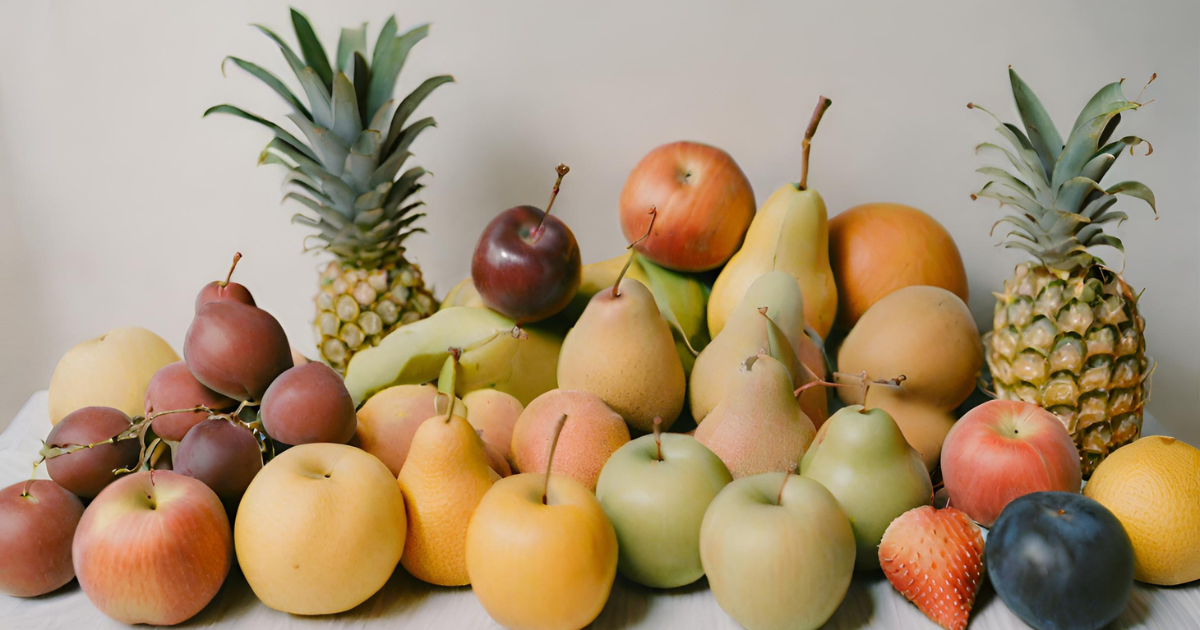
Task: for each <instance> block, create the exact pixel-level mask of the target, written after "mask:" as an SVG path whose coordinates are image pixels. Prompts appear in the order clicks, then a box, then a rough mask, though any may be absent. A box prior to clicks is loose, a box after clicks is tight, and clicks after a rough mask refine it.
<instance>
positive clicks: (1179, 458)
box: [1083, 436, 1200, 586]
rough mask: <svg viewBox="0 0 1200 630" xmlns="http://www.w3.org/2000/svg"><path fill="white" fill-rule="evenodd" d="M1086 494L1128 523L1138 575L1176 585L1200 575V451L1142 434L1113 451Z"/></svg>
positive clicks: (1176, 441) (1177, 442)
mask: <svg viewBox="0 0 1200 630" xmlns="http://www.w3.org/2000/svg"><path fill="white" fill-rule="evenodd" d="M1083 493H1084V494H1085V495H1087V496H1088V497H1091V498H1092V499H1095V500H1096V501H1099V502H1100V504H1101V505H1103V506H1104V507H1106V508H1108V509H1109V510H1110V511H1112V513H1113V514H1115V515H1116V517H1117V519H1118V520H1120V521H1121V524H1122V525H1124V526H1125V532H1126V533H1128V534H1129V539H1130V540H1131V541H1132V542H1133V555H1134V577H1136V578H1137V579H1138V580H1140V581H1142V582H1148V583H1150V584H1159V585H1163V586H1172V585H1175V584H1183V583H1185V582H1191V581H1193V580H1197V579H1200V450H1197V449H1196V448H1195V447H1193V446H1190V445H1188V444H1185V443H1183V442H1180V441H1178V440H1176V439H1174V438H1169V437H1163V436H1151V437H1145V438H1142V439H1140V440H1138V441H1136V442H1134V443H1132V444H1129V445H1127V446H1124V447H1121V448H1120V449H1117V450H1116V451H1113V453H1112V454H1111V455H1109V456H1108V458H1107V459H1105V460H1104V461H1103V462H1102V463H1101V464H1100V466H1099V467H1097V468H1096V472H1095V473H1093V474H1092V478H1091V480H1089V481H1088V483H1087V486H1086V487H1084V489H1083Z"/></svg>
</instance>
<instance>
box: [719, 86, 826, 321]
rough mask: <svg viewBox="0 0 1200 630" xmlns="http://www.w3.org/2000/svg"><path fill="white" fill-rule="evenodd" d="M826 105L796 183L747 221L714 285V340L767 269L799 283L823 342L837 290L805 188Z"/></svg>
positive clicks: (821, 216)
mask: <svg viewBox="0 0 1200 630" xmlns="http://www.w3.org/2000/svg"><path fill="white" fill-rule="evenodd" d="M830 103H831V101H830V100H829V99H827V98H825V97H821V100H820V102H819V103H818V105H817V111H816V112H815V113H814V114H813V119H812V122H810V123H809V124H808V131H807V132H805V134H804V142H803V146H804V157H803V163H802V170H801V175H800V183H798V184H792V183H787V184H784V185H783V186H782V187H781V188H779V189H778V190H776V191H775V192H774V193H773V194H772V195H771V196H770V197H769V198H768V199H767V201H766V202H765V203H763V205H762V207H761V208H759V210H758V213H757V214H755V215H754V220H753V221H752V222H751V223H750V229H749V230H747V232H746V240H745V242H744V243H743V244H742V248H741V249H740V250H738V252H737V253H736V254H734V255H733V258H731V259H730V260H729V263H728V264H727V265H725V269H724V270H722V271H721V275H719V276H717V281H716V283H715V284H713V289H712V295H711V296H710V297H709V300H708V331H709V333H710V334H711V335H712V336H713V337H716V336H717V334H718V333H720V332H721V330H722V329H723V328H724V327H725V324H726V322H728V321H729V316H730V314H731V313H732V312H733V309H734V307H735V305H737V303H738V302H739V301H740V300H741V299H742V296H744V295H745V294H746V291H747V290H748V289H749V288H750V285H751V284H752V283H753V282H754V281H755V280H756V279H757V278H758V277H759V276H761V275H762V274H764V273H767V272H768V271H774V270H780V271H786V272H788V273H790V274H791V275H793V276H795V278H796V280H798V281H799V282H800V290H801V292H802V293H803V294H804V318H805V320H807V321H808V325H809V326H811V327H812V328H813V330H815V331H816V332H817V334H818V335H820V337H821V338H822V339H824V338H825V337H827V336H828V335H829V330H830V329H831V328H832V327H833V320H834V317H835V316H836V315H837V303H838V297H837V286H835V285H834V281H833V269H832V268H831V267H830V265H829V227H828V215H827V213H826V211H825V201H824V200H822V199H821V195H820V194H818V193H817V191H815V190H812V189H811V188H809V187H808V152H809V143H810V142H811V140H812V136H813V134H814V133H816V130H817V123H819V122H820V120H821V116H822V115H823V114H824V113H825V109H826V108H828V107H829V105H830Z"/></svg>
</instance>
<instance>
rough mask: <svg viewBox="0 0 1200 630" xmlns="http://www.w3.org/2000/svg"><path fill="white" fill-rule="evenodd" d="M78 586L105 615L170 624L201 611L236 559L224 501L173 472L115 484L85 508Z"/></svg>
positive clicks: (77, 550) (76, 551)
mask: <svg viewBox="0 0 1200 630" xmlns="http://www.w3.org/2000/svg"><path fill="white" fill-rule="evenodd" d="M72 553H73V555H74V561H75V575H76V576H78V578H79V585H80V586H81V587H82V588H83V592H84V593H86V594H87V596H88V599H90V600H91V601H92V604H93V605H94V606H95V607H96V608H98V609H100V612H102V613H104V614H105V615H108V616H109V617H112V618H113V619H116V620H117V621H120V622H121V623H127V624H138V623H145V624H152V625H161V626H170V625H175V624H177V623H180V622H182V621H184V620H186V619H189V618H190V617H192V616H193V615H195V614H196V613H198V612H200V610H201V609H203V608H204V607H205V606H207V605H208V602H209V601H211V600H212V598H213V597H214V596H215V595H216V594H217V591H219V590H220V589H221V584H223V583H224V582H225V576H226V575H227V574H228V573H229V567H230V564H232V562H233V534H232V533H231V531H230V528H229V519H228V517H227V516H226V515H225V507H224V506H222V505H221V500H220V499H218V498H217V495H216V494H215V493H213V491H212V490H210V489H209V488H208V486H206V485H204V482H202V481H199V480H197V479H192V478H191V477H186V476H184V475H180V474H178V473H174V472H171V471H168V470H158V471H143V472H138V473H134V474H132V475H129V476H127V477H122V478H121V479H118V480H116V481H114V482H113V483H112V484H110V485H109V486H108V487H107V488H105V489H104V491H103V492H101V493H100V495H99V496H97V497H96V499H95V500H94V501H92V504H91V505H90V506H88V508H87V511H85V512H84V513H83V518H82V519H81V520H80V521H79V527H78V529H76V531H75V541H74V546H73V547H72Z"/></svg>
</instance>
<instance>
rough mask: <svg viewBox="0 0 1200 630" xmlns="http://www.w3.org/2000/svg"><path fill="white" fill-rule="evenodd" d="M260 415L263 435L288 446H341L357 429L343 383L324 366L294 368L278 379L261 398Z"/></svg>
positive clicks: (356, 418) (320, 364)
mask: <svg viewBox="0 0 1200 630" xmlns="http://www.w3.org/2000/svg"><path fill="white" fill-rule="evenodd" d="M260 413H261V417H262V423H263V428H264V429H265V430H266V431H267V435H269V436H271V439H273V440H277V441H279V442H283V443H284V444H289V445H292V446H295V445H297V444H311V443H313V442H336V443H338V444H345V443H347V442H349V441H350V438H352V437H354V430H355V429H356V428H357V427H358V416H357V415H356V414H355V412H354V399H353V398H351V397H350V392H349V391H347V390H346V384H345V382H343V381H342V377H341V376H338V374H337V372H334V371H333V369H332V368H330V367H329V366H328V365H325V364H324V363H306V364H304V365H298V366H296V367H294V368H292V369H290V370H288V371H286V372H284V373H283V374H282V375H280V377H279V378H277V379H275V382H274V383H271V388H270V389H268V390H267V395H266V396H264V397H263V401H262V407H261V409H260Z"/></svg>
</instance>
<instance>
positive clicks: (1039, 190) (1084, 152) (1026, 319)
mask: <svg viewBox="0 0 1200 630" xmlns="http://www.w3.org/2000/svg"><path fill="white" fill-rule="evenodd" d="M1009 79H1010V81H1011V83H1012V90H1013V96H1014V98H1015V99H1016V103H1017V110H1018V111H1019V113H1020V116H1021V119H1022V122H1023V123H1024V127H1025V130H1024V132H1022V130H1021V129H1019V128H1017V127H1016V126H1015V125H1011V124H1006V123H1001V125H1000V126H999V127H998V128H997V131H999V132H1000V135H1002V136H1004V138H1005V139H1006V140H1007V141H1008V143H1009V144H1010V145H1011V150H1009V149H1008V148H1003V147H1001V146H998V145H996V144H992V143H987V142H985V143H983V144H980V145H979V146H978V147H977V150H985V149H986V150H988V151H993V152H995V153H996V154H998V155H999V156H1002V157H1004V158H1006V159H1007V161H1008V162H1009V163H1010V164H1011V165H1012V167H1013V169H1014V170H1013V171H1012V172H1009V171H1005V170H1002V169H999V168H992V167H984V168H980V169H979V171H978V172H980V173H983V174H985V175H988V176H989V177H992V178H994V179H993V180H992V181H990V182H988V183H987V184H986V185H985V186H984V187H983V189H982V190H981V191H979V192H978V193H976V195H972V198H975V197H976V196H979V197H990V198H992V199H997V200H999V201H1000V204H1001V205H1002V206H1010V207H1012V208H1013V209H1014V212H1013V214H1011V215H1009V216H1006V217H1004V218H1002V219H1000V220H999V221H998V222H997V223H996V225H1000V224H1001V223H1007V224H1009V225H1011V226H1012V228H1013V229H1012V231H1011V232H1009V234H1008V236H1007V237H1006V240H1005V242H1004V246H1005V247H1010V248H1017V249H1022V250H1025V251H1027V252H1029V253H1030V254H1032V255H1033V257H1034V258H1035V259H1036V261H1035V262H1027V263H1024V264H1021V265H1018V266H1017V268H1016V272H1015V273H1014V274H1013V277H1012V278H1010V279H1009V280H1007V281H1006V282H1005V283H1004V292H1003V293H997V294H995V295H996V299H997V302H996V309H995V315H994V320H993V330H992V331H991V332H990V333H987V334H986V335H984V338H983V344H984V350H985V354H986V356H987V363H988V367H989V368H990V370H991V373H992V378H993V381H994V385H995V389H996V394H997V395H998V396H999V397H1000V398H1005V399H1013V400H1024V401H1027V402H1031V403H1035V404H1037V405H1040V406H1041V407H1044V408H1045V409H1048V410H1050V411H1051V412H1053V413H1054V414H1055V415H1057V416H1058V418H1059V419H1060V420H1061V421H1062V422H1063V424H1064V425H1066V427H1067V430H1068V431H1069V432H1070V433H1071V436H1072V437H1073V438H1074V440H1075V445H1076V446H1077V447H1078V449H1079V453H1080V460H1081V466H1082V469H1083V473H1084V476H1085V478H1086V477H1087V476H1089V475H1090V474H1091V472H1092V471H1093V470H1095V468H1096V466H1097V465H1098V464H1099V463H1100V462H1101V461H1102V460H1103V459H1104V458H1105V456H1107V455H1108V453H1110V452H1111V451H1112V450H1113V449H1115V448H1118V447H1120V446H1122V445H1124V444H1128V443H1129V442H1132V441H1133V440H1136V439H1137V438H1138V436H1139V434H1140V433H1141V427H1142V411H1143V408H1144V406H1145V404H1146V401H1147V398H1148V396H1149V378H1150V372H1151V371H1152V368H1151V366H1150V364H1149V361H1148V360H1147V358H1146V341H1145V337H1144V334H1143V333H1144V330H1145V321H1144V320H1143V319H1142V317H1141V315H1139V314H1138V308H1137V302H1138V296H1137V294H1135V293H1134V292H1133V291H1132V290H1131V289H1130V287H1129V285H1128V284H1126V283H1125V280H1124V279H1123V278H1122V277H1121V274H1120V273H1119V272H1117V271H1115V270H1113V269H1111V268H1108V267H1106V266H1104V263H1103V262H1102V261H1101V260H1100V259H1099V258H1097V257H1096V256H1095V255H1094V254H1093V253H1091V252H1090V250H1091V249H1092V248H1094V247H1097V246H1102V245H1103V246H1108V247H1111V248H1114V249H1116V250H1118V251H1120V252H1122V253H1124V247H1123V245H1122V243H1121V241H1120V239H1118V238H1117V237H1115V236H1112V235H1110V234H1105V233H1104V226H1105V225H1108V224H1120V222H1121V221H1124V220H1125V219H1126V218H1127V217H1126V215H1125V213H1124V212H1120V211H1115V210H1113V209H1112V207H1113V204H1114V203H1116V201H1117V197H1116V195H1118V194H1125V195H1129V196H1132V197H1136V198H1138V199H1141V200H1143V201H1145V202H1146V203H1148V204H1149V205H1150V208H1151V209H1152V210H1154V211H1155V212H1157V209H1155V207H1154V194H1153V193H1152V192H1150V189H1149V188H1147V187H1146V186H1145V185H1143V184H1140V183H1138V182H1121V183H1118V184H1113V185H1111V186H1108V187H1102V186H1101V185H1100V184H1099V183H1098V182H1099V181H1100V180H1101V178H1103V177H1104V175H1105V173H1106V172H1107V171H1108V169H1109V168H1110V167H1111V166H1112V165H1113V162H1115V161H1116V159H1117V157H1118V156H1119V155H1120V154H1121V152H1122V151H1123V150H1124V149H1126V148H1128V149H1130V152H1131V153H1132V151H1133V147H1134V146H1137V145H1139V144H1141V143H1142V142H1144V141H1143V140H1142V139H1141V138H1138V137H1136V136H1126V137H1123V138H1121V139H1119V140H1112V141H1110V138H1111V137H1112V135H1113V132H1114V131H1115V130H1116V127H1117V124H1118V123H1119V122H1120V119H1121V112H1123V111H1126V110H1132V109H1137V108H1138V107H1139V106H1140V104H1139V103H1136V102H1132V101H1128V100H1126V99H1125V96H1124V94H1123V93H1122V90H1121V83H1120V82H1117V83H1112V84H1110V85H1107V86H1105V87H1104V88H1103V89H1101V90H1100V91H1099V92H1098V93H1097V94H1096V95H1095V96H1094V97H1092V100H1091V101H1089V102H1088V104H1087V106H1086V107H1084V109H1083V112H1082V113H1080V114H1079V117H1078V118H1077V119H1076V121H1075V124H1074V126H1073V127H1072V128H1071V132H1070V134H1069V135H1068V136H1067V140H1066V143H1065V145H1064V143H1063V141H1062V139H1061V137H1060V136H1059V134H1058V131H1057V130H1056V129H1055V127H1054V124H1053V123H1052V122H1051V121H1050V118H1049V116H1048V115H1047V114H1046V111H1045V109H1043V107H1042V104H1041V102H1040V101H1039V100H1038V98H1037V97H1036V96H1035V95H1034V94H1033V92H1032V91H1030V89H1029V87H1028V86H1026V85H1025V83H1024V82H1023V81H1022V80H1021V78H1020V77H1018V76H1017V74H1016V73H1015V72H1013V71H1012V70H1011V69H1010V70H1009ZM1151 80H1153V79H1151ZM969 106H970V107H974V108H976V109H981V110H982V109H983V108H980V107H978V106H975V105H969ZM983 111H985V112H986V111H987V110H983ZM987 113H988V114H989V115H991V112H987ZM992 117H993V118H995V115H992ZM996 120H997V122H999V119H998V118H997V119H996ZM1147 146H1148V147H1149V143H1147ZM1152 150H1153V149H1152V148H1151V149H1149V151H1152ZM1149 151H1147V154H1148V153H1149Z"/></svg>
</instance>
